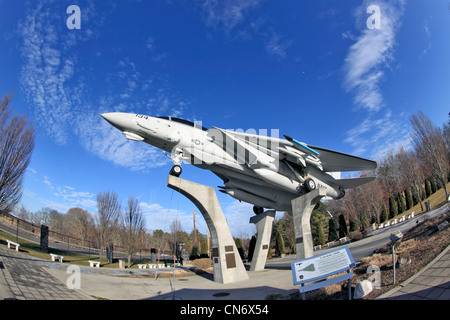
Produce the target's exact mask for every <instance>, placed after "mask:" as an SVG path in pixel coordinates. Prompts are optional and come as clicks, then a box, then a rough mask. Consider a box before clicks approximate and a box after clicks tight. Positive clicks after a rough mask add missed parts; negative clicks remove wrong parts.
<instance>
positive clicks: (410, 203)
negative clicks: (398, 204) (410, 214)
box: [405, 187, 414, 210]
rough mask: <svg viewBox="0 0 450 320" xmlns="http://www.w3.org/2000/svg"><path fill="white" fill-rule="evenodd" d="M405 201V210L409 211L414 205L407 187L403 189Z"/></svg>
mask: <svg viewBox="0 0 450 320" xmlns="http://www.w3.org/2000/svg"><path fill="white" fill-rule="evenodd" d="M405 199H406V210H409V209H411V208H412V207H413V205H414V200H413V196H412V193H411V189H410V188H409V187H407V188H406V189H405Z"/></svg>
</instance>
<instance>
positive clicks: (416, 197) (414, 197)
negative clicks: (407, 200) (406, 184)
mask: <svg viewBox="0 0 450 320" xmlns="http://www.w3.org/2000/svg"><path fill="white" fill-rule="evenodd" d="M412 191H413V192H411V194H412V199H413V206H415V205H416V204H418V203H419V198H418V197H419V193H418V191H417V189H416V188H415V187H412Z"/></svg>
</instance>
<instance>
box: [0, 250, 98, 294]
mask: <svg viewBox="0 0 450 320" xmlns="http://www.w3.org/2000/svg"><path fill="white" fill-rule="evenodd" d="M45 263H48V262H45ZM45 263H44V260H40V259H37V258H34V257H31V256H30V255H28V254H26V253H22V252H17V251H15V250H13V249H8V248H7V247H5V246H2V245H0V299H1V300H86V299H91V298H90V297H89V296H87V295H85V294H83V293H82V292H80V291H79V290H71V289H69V288H68V287H67V286H66V284H65V283H63V282H61V281H60V280H58V279H57V278H55V277H54V276H52V275H51V274H50V273H49V272H48V271H47V270H46V269H45ZM55 263H59V262H55ZM68 276H69V275H68Z"/></svg>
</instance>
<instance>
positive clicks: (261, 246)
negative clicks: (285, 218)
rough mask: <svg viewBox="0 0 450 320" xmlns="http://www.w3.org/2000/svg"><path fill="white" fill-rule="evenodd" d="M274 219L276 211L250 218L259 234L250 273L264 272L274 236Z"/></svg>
mask: <svg viewBox="0 0 450 320" xmlns="http://www.w3.org/2000/svg"><path fill="white" fill-rule="evenodd" d="M274 219H275V210H269V211H265V212H263V213H260V214H258V215H257V216H254V217H251V218H250V223H254V224H255V225H256V232H257V234H258V238H257V239H256V245H255V251H254V253H253V258H252V264H251V266H250V271H261V270H264V267H265V265H266V260H267V253H268V251H269V248H270V235H271V234H272V226H273V220H274Z"/></svg>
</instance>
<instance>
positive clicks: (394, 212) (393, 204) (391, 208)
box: [389, 195, 397, 219]
mask: <svg viewBox="0 0 450 320" xmlns="http://www.w3.org/2000/svg"><path fill="white" fill-rule="evenodd" d="M396 215H397V202H395V199H394V196H392V195H391V196H390V197H389V219H392V218H394V217H395V216H396Z"/></svg>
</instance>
